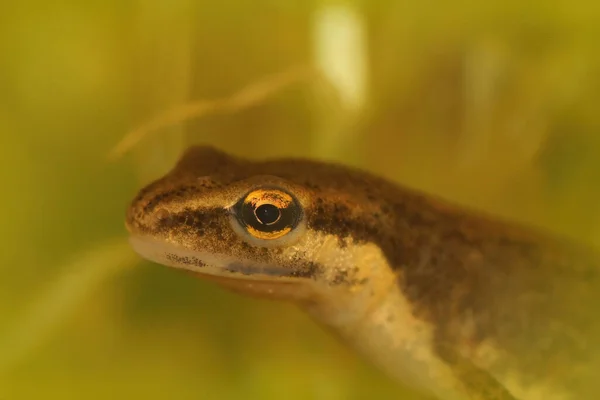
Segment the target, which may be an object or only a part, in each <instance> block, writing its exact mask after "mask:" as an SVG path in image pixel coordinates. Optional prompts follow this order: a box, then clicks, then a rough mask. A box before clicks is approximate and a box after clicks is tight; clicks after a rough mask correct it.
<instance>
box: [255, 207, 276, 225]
mask: <svg viewBox="0 0 600 400" xmlns="http://www.w3.org/2000/svg"><path fill="white" fill-rule="evenodd" d="M280 216H281V211H279V208H277V207H276V206H274V205H273V204H263V205H260V206H258V208H257V209H256V218H258V220H259V221H260V222H261V223H263V224H265V225H269V224H272V223H274V222H277V220H278V219H279V217H280Z"/></svg>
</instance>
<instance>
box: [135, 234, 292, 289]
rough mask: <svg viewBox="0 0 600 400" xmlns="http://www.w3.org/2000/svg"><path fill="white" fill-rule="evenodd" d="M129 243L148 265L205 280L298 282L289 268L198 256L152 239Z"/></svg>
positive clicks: (187, 250)
mask: <svg viewBox="0 0 600 400" xmlns="http://www.w3.org/2000/svg"><path fill="white" fill-rule="evenodd" d="M129 242H130V244H131V246H132V247H133V249H134V251H135V252H136V253H137V254H139V255H140V256H141V257H142V258H144V259H146V260H148V261H152V262H155V263H157V264H161V265H165V266H167V267H172V268H177V269H183V270H187V271H190V272H193V273H196V274H201V275H202V276H219V277H227V278H231V279H239V280H242V279H243V280H253V281H273V280H277V281H282V280H290V281H294V280H296V279H295V278H294V277H293V273H292V272H291V271H289V270H288V269H286V268H282V267H278V266H275V265H265V264H258V263H252V262H243V261H240V260H238V259H235V258H232V257H228V256H225V255H220V254H212V253H203V252H197V251H194V250H190V249H186V248H184V247H182V246H179V245H177V244H173V243H169V242H167V241H164V240H158V239H155V238H152V237H148V236H143V235H135V234H133V235H131V236H130V237H129Z"/></svg>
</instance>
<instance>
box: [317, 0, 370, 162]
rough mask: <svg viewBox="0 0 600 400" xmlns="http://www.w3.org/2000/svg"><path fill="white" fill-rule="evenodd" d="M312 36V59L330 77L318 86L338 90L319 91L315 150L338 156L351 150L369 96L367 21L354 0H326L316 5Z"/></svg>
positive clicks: (326, 76) (320, 153) (329, 156)
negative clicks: (332, 93)
mask: <svg viewBox="0 0 600 400" xmlns="http://www.w3.org/2000/svg"><path fill="white" fill-rule="evenodd" d="M312 37H313V52H314V53H313V57H314V63H315V64H316V66H317V68H318V69H319V71H321V73H322V74H323V75H324V79H326V80H327V82H326V83H327V84H326V85H324V86H320V87H317V91H319V90H320V91H321V92H323V89H325V90H326V89H328V86H332V87H333V89H334V90H335V95H337V96H336V97H337V98H334V99H332V98H331V97H332V96H331V93H328V94H329V96H327V93H317V94H316V97H317V99H318V98H319V97H320V98H321V99H324V101H323V100H321V101H322V103H321V105H322V109H320V110H317V113H318V114H319V115H318V120H317V121H318V122H317V129H316V132H314V139H313V155H314V156H316V157H320V158H332V157H333V158H336V157H339V156H340V155H342V154H344V153H345V152H346V151H350V152H352V149H349V148H348V147H347V146H348V145H349V144H350V143H355V142H356V140H355V137H354V135H355V132H357V130H355V129H354V128H355V125H356V124H357V122H358V120H359V119H360V117H361V113H362V111H363V109H364V107H365V104H366V102H367V100H368V58H369V56H368V50H367V44H366V43H367V38H366V29H365V21H364V18H363V17H362V15H361V14H360V12H359V10H358V9H357V7H356V4H354V2H352V1H346V2H335V3H328V2H324V4H322V5H321V6H320V7H318V8H317V9H316V10H315V14H314V17H313V26H312ZM324 94H325V95H324ZM327 97H329V101H327V100H328V99H327ZM336 100H337V101H336Z"/></svg>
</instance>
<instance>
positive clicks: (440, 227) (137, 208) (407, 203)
mask: <svg viewBox="0 0 600 400" xmlns="http://www.w3.org/2000/svg"><path fill="white" fill-rule="evenodd" d="M265 174H266V175H274V176H277V177H278V178H280V179H283V180H285V181H287V182H290V183H291V184H293V185H297V186H298V187H303V188H304V189H305V190H307V191H309V192H310V193H311V196H312V197H311V198H312V202H311V204H310V205H308V206H307V207H306V209H305V213H306V218H307V226H308V227H309V229H312V230H317V231H323V232H327V233H332V234H335V235H336V236H338V237H340V238H342V239H340V240H341V241H342V242H343V241H344V239H343V238H348V237H351V238H353V240H354V242H356V243H360V242H372V243H375V244H377V246H379V247H380V248H381V250H382V251H383V253H384V254H385V257H386V259H387V261H388V263H389V266H390V268H392V269H393V270H394V271H395V272H396V275H397V276H398V281H397V284H398V285H399V287H400V288H401V290H402V293H403V294H404V295H405V296H406V297H407V298H408V299H409V301H410V302H411V304H412V305H413V307H414V313H415V316H417V317H418V318H421V319H424V320H426V321H428V322H429V323H431V325H432V326H434V327H435V331H434V333H435V341H434V346H435V351H436V353H437V354H438V355H439V357H441V358H442V359H443V360H445V362H447V363H448V364H450V365H452V367H453V369H454V370H455V371H456V374H457V376H459V378H460V379H461V381H463V383H464V384H465V385H466V386H467V387H470V388H472V390H473V393H475V392H477V393H478V394H477V395H474V396H473V398H477V399H489V400H493V399H503V400H509V399H515V397H513V396H512V395H511V394H510V393H508V391H506V390H505V389H504V388H503V387H502V385H500V384H499V383H498V382H497V381H496V380H495V379H494V378H492V377H491V376H490V375H489V374H488V373H487V372H485V371H484V370H481V369H479V368H477V367H475V366H474V365H473V363H471V362H470V361H469V359H468V358H465V356H464V351H465V349H466V351H467V352H468V351H469V350H470V349H472V350H473V351H476V350H477V349H478V348H479V347H478V346H479V345H481V344H484V343H487V342H488V341H493V342H494V343H495V344H496V345H497V346H498V348H499V349H501V351H502V358H500V359H499V361H497V362H495V365H494V368H496V369H497V370H506V371H514V372H515V373H517V374H518V377H519V379H520V381H521V382H522V383H523V384H525V385H527V384H529V383H531V384H535V383H537V382H547V381H551V382H553V383H554V384H556V385H558V387H560V388H564V390H566V391H567V392H568V393H574V394H581V393H583V394H585V395H586V396H588V395H589V396H592V397H590V398H595V397H596V396H594V395H597V396H600V391H599V390H600V389H599V387H598V386H597V383H596V382H595V380H597V379H600V378H596V379H595V376H597V375H598V376H600V372H597V371H600V362H599V351H598V350H599V346H598V343H600V339H599V338H600V323H599V322H598V320H599V318H598V317H597V316H596V314H597V313H596V311H595V309H596V307H597V306H600V279H599V275H598V268H600V261H599V260H600V258H599V256H598V254H597V253H596V252H595V251H593V250H591V249H588V248H586V247H584V246H581V245H578V244H575V243H573V242H571V241H570V240H568V239H564V238H561V237H558V236H556V235H551V234H548V233H545V232H541V231H537V230H533V229H529V228H524V227H521V226H518V225H516V224H512V223H506V222H503V221H499V220H497V219H494V218H491V217H489V216H487V215H485V214H483V213H478V212H474V211H470V210H466V209H463V208H460V207H456V206H453V205H451V204H448V203H446V202H444V201H443V200H440V199H437V198H435V197H432V196H428V195H425V194H422V193H419V192H416V191H413V190H409V189H407V188H404V187H401V186H399V185H396V184H394V183H391V182H389V181H386V180H384V179H381V178H379V177H376V176H373V175H371V174H368V173H365V172H362V171H357V170H354V169H350V168H347V167H343V166H338V165H332V164H328V163H322V162H315V161H309V160H302V159H282V160H270V161H263V162H251V161H246V160H242V159H237V158H233V157H230V156H228V155H226V154H224V153H222V152H220V151H217V150H215V149H212V148H210V147H194V148H191V149H190V150H189V151H188V152H187V153H186V155H185V156H184V157H183V158H182V159H181V161H180V162H179V164H178V165H177V166H176V168H175V169H174V170H173V171H172V172H171V173H170V174H168V175H167V176H165V177H163V178H161V179H160V180H158V181H156V182H155V183H153V184H151V185H149V186H148V187H146V188H144V189H143V190H142V191H141V192H140V193H139V195H138V196H137V197H136V199H134V201H133V202H132V207H131V208H130V210H129V212H128V215H127V222H128V224H129V225H130V226H134V227H135V228H136V229H138V230H141V231H143V230H144V229H146V230H149V229H150V230H155V231H160V230H168V229H170V228H172V226H173V224H175V225H180V226H183V227H187V229H190V230H195V231H197V232H198V234H202V235H208V236H210V235H212V236H214V237H215V238H219V239H221V240H222V241H223V240H224V239H232V238H231V237H228V235H232V233H231V232H226V231H223V230H222V229H221V228H220V226H221V224H219V223H215V222H214V221H217V220H220V219H223V218H226V216H225V215H224V211H223V210H221V209H215V210H214V212H213V213H206V212H205V213H203V214H202V215H196V214H194V210H186V211H184V212H182V213H181V214H180V215H177V216H171V217H169V218H167V219H165V220H164V221H162V222H161V223H158V224H149V223H148V222H147V218H148V217H147V216H148V215H150V214H152V211H153V209H154V208H155V207H157V205H159V204H161V203H163V202H165V201H169V199H184V198H187V197H190V196H201V195H202V194H203V193H205V192H206V191H208V190H211V189H214V188H218V187H224V186H227V185H229V184H231V183H233V182H236V181H239V180H243V179H246V178H250V177H253V176H257V175H265ZM198 177H210V179H203V180H202V181H198V179H197V178H198ZM150 233H153V234H155V233H156V232H150ZM232 240H233V239H232ZM228 243H231V242H230V241H228ZM230 246H231V245H230ZM237 246H239V248H240V249H242V250H240V251H244V252H247V251H255V252H264V253H265V254H266V253H267V252H268V251H266V250H265V249H262V248H252V249H250V248H249V246H247V245H246V244H245V243H242V242H239V243H238V245H237ZM235 247H236V246H232V249H231V252H232V254H234V255H235V254H236V251H237V250H236V249H235ZM319 268H320V266H319V265H309V264H302V263H300V264H297V265H296V264H295V265H290V276H294V275H296V276H311V275H312V274H318V273H319ZM339 279H340V280H341V281H343V280H345V279H352V277H351V276H347V274H346V276H340V277H339ZM461 349H462V350H461ZM461 351H462V353H461ZM459 354H462V355H459ZM574 398H577V397H574ZM579 398H583V397H579Z"/></svg>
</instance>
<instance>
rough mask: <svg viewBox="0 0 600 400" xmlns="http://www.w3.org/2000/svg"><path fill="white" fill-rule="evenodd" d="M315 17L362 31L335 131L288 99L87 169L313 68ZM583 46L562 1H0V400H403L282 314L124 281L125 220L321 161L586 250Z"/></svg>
mask: <svg viewBox="0 0 600 400" xmlns="http://www.w3.org/2000/svg"><path fill="white" fill-rule="evenodd" d="M327 7H341V8H347V9H352V10H354V12H355V13H356V15H358V16H359V21H360V24H361V25H360V26H362V28H363V29H364V38H365V48H366V49H367V53H366V58H365V60H363V61H364V62H365V65H367V66H368V68H367V70H366V77H367V80H366V82H367V88H368V90H367V93H368V94H367V96H366V97H365V106H364V108H363V109H362V110H361V112H360V113H359V114H360V115H359V116H358V117H356V116H355V117H352V118H348V117H347V115H346V114H345V112H344V111H340V106H339V103H340V102H339V98H338V97H336V96H335V95H332V93H331V91H330V90H329V91H328V90H324V89H323V87H324V86H326V85H324V84H323V85H321V84H319V83H318V82H313V81H310V82H304V83H302V82H300V83H297V84H294V85H291V86H289V87H288V88H286V89H284V90H282V91H281V92H280V93H278V94H275V95H274V96H272V97H271V98H269V99H266V100H265V101H262V102H260V103H258V104H256V105H254V106H253V107H250V108H247V109H244V110H240V111H238V112H233V113H222V114H215V115H208V116H205V117H203V118H198V119H194V120H191V121H188V122H187V123H185V124H183V125H174V126H172V127H169V128H167V129H164V130H162V131H161V132H156V133H155V134H153V135H149V136H148V137H147V138H146V139H145V140H142V141H141V142H140V143H139V145H137V146H136V147H135V148H134V149H133V150H132V151H131V152H129V153H128V154H126V155H124V156H123V157H121V158H119V159H117V160H116V161H109V160H108V158H107V154H108V153H109V152H110V150H111V148H112V147H113V146H114V145H115V144H116V143H117V142H118V141H119V140H120V139H121V138H122V137H123V136H124V135H125V133H126V132H127V131H129V130H131V129H132V128H133V127H135V126H137V125H139V124H140V123H142V122H144V121H146V120H147V119H149V118H151V117H152V116H153V115H155V114H157V113H159V112H161V111H165V110H166V109H169V108H171V107H173V106H175V105H177V104H181V103H184V102H186V101H190V100H192V99H213V98H222V97H226V96H228V95H231V94H233V93H235V92H236V91H238V90H240V89H241V88H243V87H245V86H246V85H248V84H251V83H252V82H255V81H257V80H260V79H263V78H264V77H266V76H269V75H272V74H276V73H279V72H282V71H284V70H286V69H287V68H290V67H293V66H297V65H306V64H311V63H313V62H314V61H315V60H314V57H315V46H318V39H319V38H318V37H315V26H316V25H315V24H316V23H317V22H315V21H316V20H317V19H318V18H319V17H318V16H319V15H320V14H319V12H321V11H322V10H324V9H326V8H327ZM598 39H600V3H598V2H593V1H584V0H570V1H566V0H557V1H531V2H523V1H515V0H503V1H500V0H493V1H487V2H480V1H472V0H464V1H453V2H436V1H427V0H421V1H413V2H400V1H392V0H389V1H355V2H351V1H348V2H342V1H339V2H328V1H316V0H315V1H300V0H296V1H291V0H290V1H284V0H279V1H276V0H255V1H251V2H250V1H248V2H243V1H233V0H230V1H223V2H215V1H204V0H201V1H192V0H172V1H166V0H165V1H121V0H119V1H116V0H108V1H98V0H92V1H74V0H63V1H35V0H31V1H28V2H16V1H13V2H10V1H5V2H2V4H0V106H1V107H0V193H1V195H0V210H1V211H2V216H1V217H0V244H1V247H0V250H1V251H0V399H2V400H21V399H46V400H47V399H64V400H66V399H83V398H86V399H108V398H115V399H133V398H138V397H139V398H145V399H148V400H150V399H167V398H173V399H182V400H186V399H281V398H289V399H366V398H379V399H395V398H400V396H406V397H404V398H406V399H410V398H412V397H411V396H412V395H411V394H410V393H409V392H408V391H407V390H405V389H403V388H401V387H398V386H396V385H395V384H393V383H392V382H390V381H388V380H387V379H386V378H385V377H383V376H382V375H381V374H380V373H379V372H378V371H377V370H375V369H373V368H372V367H370V366H369V365H368V364H365V363H364V362H363V361H362V360H361V359H359V358H357V357H356V356H355V355H354V354H353V353H352V352H350V351H349V350H347V349H346V348H345V347H343V346H341V345H340V344H338V343H337V342H336V341H335V340H334V339H332V338H331V337H330V336H329V335H328V334H326V333H325V332H323V331H322V330H321V329H320V328H318V327H317V326H315V325H314V324H313V323H312V322H311V321H310V320H309V319H308V318H307V317H305V316H304V315H303V314H301V313H300V312H299V311H297V310H296V309H295V308H294V307H292V306H289V305H285V304H278V303H271V302H265V301H259V300H253V299H248V298H244V297H240V296H238V295H235V294H231V293H229V292H225V291H223V290H221V289H219V288H218V287H215V286H214V285H212V284H209V283H206V282H202V281H200V280H196V279H192V278H191V277H190V276H188V275H186V274H181V273H177V272H174V271H171V270H168V269H167V268H164V267H160V266H158V265H154V264H150V263H146V262H139V263H138V262H137V258H136V257H135V256H133V255H132V254H131V252H130V251H129V249H128V246H127V243H126V242H125V238H126V236H125V230H124V226H123V216H124V209H125V207H126V206H127V203H128V201H129V200H130V199H131V197H132V196H133V195H134V194H135V192H136V190H137V189H138V188H139V187H140V186H141V185H142V184H144V183H146V182H147V181H148V180H149V179H152V178H153V177H156V176H158V174H161V173H163V172H164V171H165V170H166V169H167V168H168V167H169V166H170V165H171V163H172V162H173V161H174V159H175V158H176V156H177V154H178V153H179V152H180V151H181V149H182V148H183V147H184V146H185V145H186V144H191V143H209V144H214V145H218V146H220V147H222V148H224V149H225V150H227V151H230V152H233V153H235V154H238V155H246V156H249V157H256V158H260V157H266V156H289V155H294V156H314V157H325V158H331V159H337V160H341V161H344V162H347V163H350V164H353V165H360V166H362V167H364V168H368V169H370V170H372V171H375V172H377V173H380V174H382V175H385V176H387V177H389V178H391V179H394V180H396V181H398V182H403V183H405V184H407V185H410V186H414V187H417V188H419V189H423V190H428V191H431V192H434V193H437V194H440V195H443V196H445V197H447V198H450V199H452V200H454V201H457V202H460V203H464V204H467V205H471V206H476V207H478V208H482V209H485V210H489V211H492V212H495V213H498V214H500V215H504V216H508V217H512V218H516V219H519V220H522V221H526V222H529V223H531V224H536V225H542V226H547V227H549V228H552V229H555V230H559V231H561V232H565V233H567V234H570V235H573V236H576V237H578V238H580V239H582V240H587V241H591V242H594V243H600V207H599V206H598V202H599V200H600V189H598V186H599V185H598V183H597V182H598V181H599V180H600V160H598V157H599V156H600V112H599V110H600V51H598ZM323 143H327V146H322V144H323ZM415 398H416V397H415Z"/></svg>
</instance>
